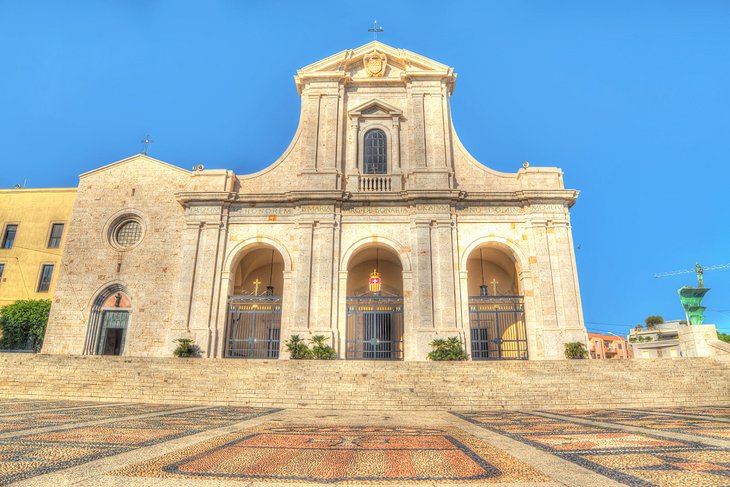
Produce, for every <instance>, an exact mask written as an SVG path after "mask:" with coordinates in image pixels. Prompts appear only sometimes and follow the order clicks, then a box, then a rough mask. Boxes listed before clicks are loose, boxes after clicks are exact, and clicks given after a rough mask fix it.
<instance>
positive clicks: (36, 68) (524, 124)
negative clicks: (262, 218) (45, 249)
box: [0, 0, 730, 334]
mask: <svg viewBox="0 0 730 487" xmlns="http://www.w3.org/2000/svg"><path fill="white" fill-rule="evenodd" d="M376 18H377V19H378V20H379V21H380V22H381V24H382V25H383V26H384V27H385V33H384V34H383V35H381V37H380V40H381V41H383V42H386V43H388V44H390V45H393V46H394V47H402V48H406V49H409V50H412V51H415V52H418V53H420V54H423V55H425V56H428V57H431V58H433V59H435V60H437V61H440V62H443V63H445V64H448V65H451V66H454V67H455V69H456V72H457V73H458V74H459V80H458V82H457V86H456V91H455V93H454V96H453V98H452V110H453V118H454V124H455V126H456V129H457V131H458V133H459V136H460V137H461V139H462V141H463V142H464V144H465V145H466V147H467V148H468V149H469V150H470V152H471V153H472V154H473V155H474V156H475V157H477V159H479V160H480V161H481V162H482V163H483V164H485V165H488V166H490V167H492V168H494V169H497V170H501V171H516V170H517V169H518V168H519V167H520V165H521V162H522V161H524V160H528V161H530V162H531V164H532V165H545V166H559V167H561V168H562V169H563V170H564V171H565V182H566V185H567V186H568V187H570V188H575V189H579V190H581V196H580V198H579V200H578V203H577V204H576V206H575V207H574V208H573V212H572V223H573V232H574V240H575V242H576V246H577V247H578V250H577V259H578V270H579V275H580V283H581V292H582V298H583V308H584V315H585V319H586V322H587V326H588V328H589V329H591V330H597V331H609V332H614V333H621V334H623V333H625V332H626V331H627V330H628V327H629V326H630V325H633V324H635V323H638V322H641V321H642V320H643V318H644V317H645V316H647V315H649V314H661V315H663V316H664V317H665V319H672V318H683V317H684V316H683V312H682V309H681V306H680V305H679V299H678V297H677V292H676V290H677V289H678V288H679V287H680V286H682V285H685V284H688V285H692V284H694V283H695V282H694V276H693V275H685V276H677V277H672V278H664V279H654V278H653V277H652V275H653V274H655V273H657V272H663V271H672V270H677V269H685V268H688V269H689V268H692V267H693V266H694V263H695V261H698V262H701V263H703V264H705V265H713V264H722V263H727V262H730V225H729V224H728V223H729V221H728V220H729V219H730V204H728V196H727V191H728V189H727V188H728V184H729V183H730V142H729V141H730V88H728V87H730V29H728V26H729V25H730V2H727V1H716V2H711V1H701V0H700V1H692V2H686V1H685V2H677V1H661V2H659V1H657V2H652V1H604V2H593V1H592V2H585V1H575V2H572V1H571V2H568V1H515V0H510V1H501V2H492V1H480V2H458V1H452V2H448V3H447V4H444V3H443V2H429V1H410V2H406V1H403V2H398V1H392V0H391V1H368V2H342V1H338V2H273V1H251V2H244V1H230V0H229V1H199V2H185V1H151V0H150V1H142V0H128V1H116V2H115V1H104V2H92V1H87V2H78V1H72V0H65V1H63V2H57V1H35V0H24V1H9V0H0V41H1V42H0V60H2V66H3V69H2V72H3V75H2V76H0V107H1V109H0V149H1V151H0V167H2V171H1V172H0V187H12V186H13V185H15V184H16V183H21V184H22V183H23V181H24V180H27V184H28V186H29V187H49V186H51V187H53V186H75V185H76V183H77V176H78V174H80V173H82V172H85V171H88V170H90V169H93V168H96V167H99V166H101V165H104V164H107V163H110V162H113V161H116V160H119V159H122V158H124V157H127V156H129V155H132V154H135V153H138V152H140V151H141V145H140V144H139V140H140V139H141V138H142V136H143V135H144V134H146V133H150V134H152V138H153V139H154V140H156V141H157V142H156V143H155V144H154V145H153V147H152V148H151V149H150V155H152V156H153V157H156V158H159V159H162V160H164V161H167V162H170V163H172V164H176V165H179V166H182V167H185V168H190V167H192V166H193V165H194V164H198V163H204V164H205V165H206V167H208V168H230V169H233V170H235V171H236V172H237V173H247V172H253V171H257V170H259V169H261V168H263V167H265V166H267V165H269V164H270V163H271V162H273V161H274V160H275V159H276V158H277V157H278V156H279V155H280V154H281V152H282V151H283V150H284V149H285V148H286V146H287V145H288V144H289V142H290V139H291V137H292V135H293V134H294V131H295V130H296V125H297V121H298V115H299V97H298V95H297V93H296V90H295V87H294V82H293V79H292V76H293V75H294V74H295V71H296V69H297V68H300V67H302V66H305V65H307V64H310V63H312V62H314V61H317V60H319V59H321V58H323V57H325V56H328V55H330V54H333V53H335V52H338V51H341V50H343V49H348V48H354V47H357V46H359V45H361V44H364V43H366V42H369V41H370V40H371V38H372V37H371V35H369V34H368V33H367V28H368V27H369V25H370V24H371V23H372V21H373V19H376ZM705 283H706V285H707V286H708V287H710V288H712V290H711V291H710V293H709V294H708V295H707V297H706V298H705V304H706V305H707V307H708V312H707V320H706V322H709V323H716V324H717V325H718V326H719V328H720V329H722V330H724V331H725V332H730V269H729V270H725V271H714V272H707V273H706V274H705Z"/></svg>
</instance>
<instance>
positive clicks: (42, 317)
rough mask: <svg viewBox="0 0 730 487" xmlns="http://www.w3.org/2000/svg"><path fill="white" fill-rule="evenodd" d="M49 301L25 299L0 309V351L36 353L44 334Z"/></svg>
mask: <svg viewBox="0 0 730 487" xmlns="http://www.w3.org/2000/svg"><path fill="white" fill-rule="evenodd" d="M50 311H51V300H50V299H26V300H23V301H16V302H14V303H13V304H9V305H7V306H4V307H3V308H2V309H0V330H2V339H0V349H3V350H27V349H29V348H32V349H33V351H35V352H38V351H39V350H40V349H41V346H43V336H44V335H45V334H46V325H47V324H48V313H50Z"/></svg>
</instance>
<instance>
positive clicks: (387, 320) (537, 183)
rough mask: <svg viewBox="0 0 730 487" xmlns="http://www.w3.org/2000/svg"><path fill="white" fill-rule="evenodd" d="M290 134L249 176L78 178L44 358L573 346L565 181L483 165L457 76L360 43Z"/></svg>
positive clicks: (535, 354)
mask: <svg viewBox="0 0 730 487" xmlns="http://www.w3.org/2000/svg"><path fill="white" fill-rule="evenodd" d="M295 82H296V88H297V90H298V91H299V94H300V95H301V116H300V122H299V127H298V129H297V132H296V134H295V135H294V139H293V140H292V142H291V144H290V146H289V147H288V148H287V149H286V151H285V152H284V154H283V155H282V156H281V157H280V158H279V160H277V161H276V162H274V163H273V164H271V165H270V166H269V167H267V168H266V169H264V170H262V171H260V172H257V173H254V174H247V175H237V174H235V173H234V172H233V171H231V170H205V169H203V168H196V169H195V170H193V171H187V170H183V169H180V168H178V167H175V166H172V165H169V164H167V163H164V162H162V161H158V160H155V159H152V158H150V157H147V156H146V155H136V156H133V157H130V158H128V159H124V160H122V161H119V162H116V163H113V164H110V165H108V166H104V167H101V168H99V169H96V170H94V171H91V172H88V173H86V174H82V175H81V177H80V182H79V186H78V190H77V195H76V199H75V202H74V208H73V213H72V215H71V218H70V222H69V225H68V229H67V235H66V243H65V250H64V253H63V257H62V265H61V266H59V268H58V272H59V275H58V281H57V284H56V291H55V294H54V299H53V305H52V310H51V316H50V321H49V325H48V331H47V334H46V338H45V342H44V347H43V352H45V353H51V354H115V355H128V356H170V355H171V352H172V350H173V349H174V348H175V343H173V341H174V340H175V339H178V338H183V337H187V338H193V339H194V340H195V342H196V343H197V344H198V345H199V346H200V347H201V349H202V350H203V355H204V356H205V357H209V358H263V359H277V358H281V359H285V358H288V353H286V352H285V348H284V341H285V340H286V339H288V338H289V337H290V336H291V335H294V334H298V335H300V336H301V337H303V338H309V337H311V336H313V335H324V336H326V337H327V338H328V343H330V344H331V345H333V346H334V348H335V349H336V351H337V355H338V358H339V359H347V360H350V359H368V360H369V359H381V360H425V359H426V354H427V353H428V352H429V351H430V350H431V347H430V342H431V341H432V340H433V339H434V338H437V337H443V338H445V337H450V336H458V337H460V338H461V339H462V341H463V342H464V344H465V346H466V349H467V352H468V353H469V355H470V357H471V358H472V359H473V360H481V359H528V358H529V359H556V358H563V350H564V344H565V343H566V342H573V341H581V342H584V343H585V340H586V330H585V327H584V324H583V316H582V311H581V300H580V291H579V286H578V277H577V272H576V264H575V255H574V250H573V240H572V236H571V228H570V215H569V209H570V207H571V206H572V205H573V204H574V203H575V201H576V198H577V196H578V192H577V191H575V190H568V189H565V188H564V185H563V177H562V171H561V170H560V169H557V168H550V167H539V168H538V167H524V168H521V169H519V171H517V172H516V173H501V172H497V171H494V170H492V169H489V168H488V167H485V166H483V165H482V164H480V163H479V162H477V161H476V160H475V159H474V158H473V157H472V156H471V155H470V154H469V153H468V152H467V150H466V149H465V148H464V147H463V146H462V144H461V142H460V141H459V139H458V137H457V135H456V132H455V131H454V127H453V124H452V120H451V111H450V97H451V95H452V94H453V91H454V86H455V83H456V74H455V73H454V70H453V69H452V68H450V67H448V66H446V65H443V64H441V63H438V62H436V61H433V60H431V59H428V58H425V57H423V56H420V55H418V54H415V53H412V52H409V51H407V50H403V49H395V48H392V47H390V46H387V45H385V44H382V43H380V42H377V41H375V42H371V43H369V44H366V45H364V46H362V47H359V48H357V49H353V50H346V51H342V52H340V53H338V54H335V55H333V56H331V57H328V58H326V59H323V60H321V61H319V62H316V63H314V64H311V65H309V66H307V67H305V68H303V69H301V70H299V71H298V72H297V75H296V76H295Z"/></svg>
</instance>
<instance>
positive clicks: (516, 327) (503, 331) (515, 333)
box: [469, 296, 527, 360]
mask: <svg viewBox="0 0 730 487" xmlns="http://www.w3.org/2000/svg"><path fill="white" fill-rule="evenodd" d="M469 328H470V329H471V358H472V359H474V360H520V359H522V360H524V359H527V331H526V329H525V303H524V299H523V297H522V296H470V297H469Z"/></svg>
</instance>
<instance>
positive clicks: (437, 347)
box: [427, 337, 469, 361]
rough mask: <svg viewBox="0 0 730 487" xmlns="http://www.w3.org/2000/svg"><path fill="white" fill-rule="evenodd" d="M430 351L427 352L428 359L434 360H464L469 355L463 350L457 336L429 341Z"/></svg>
mask: <svg viewBox="0 0 730 487" xmlns="http://www.w3.org/2000/svg"><path fill="white" fill-rule="evenodd" d="M431 347H432V348H433V350H432V351H430V352H428V355H427V357H428V359H429V360H435V361H451V360H466V359H468V358H469V355H467V354H466V352H465V351H464V347H463V346H462V345H461V339H459V337H449V338H447V339H445V340H444V339H443V338H436V339H434V340H433V341H432V342H431Z"/></svg>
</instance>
